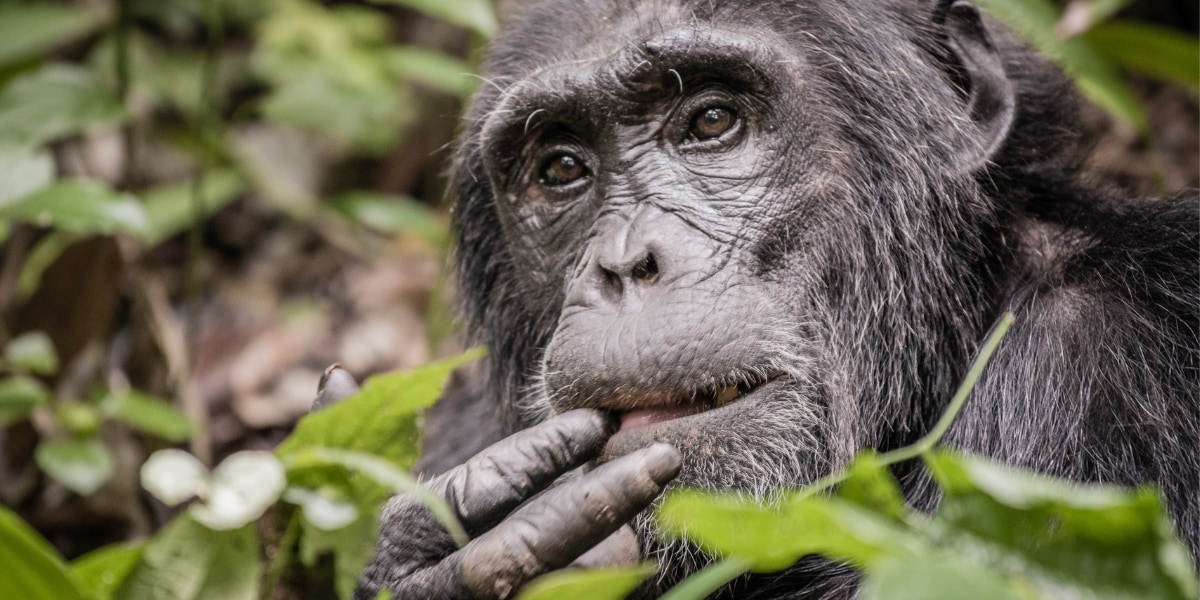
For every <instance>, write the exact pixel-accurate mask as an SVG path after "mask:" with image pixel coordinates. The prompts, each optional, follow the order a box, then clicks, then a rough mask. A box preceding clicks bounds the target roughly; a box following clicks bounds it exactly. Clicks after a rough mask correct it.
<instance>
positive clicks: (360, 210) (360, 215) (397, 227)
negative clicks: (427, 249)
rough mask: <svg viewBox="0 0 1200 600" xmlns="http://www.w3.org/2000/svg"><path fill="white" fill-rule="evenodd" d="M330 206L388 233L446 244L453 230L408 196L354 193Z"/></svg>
mask: <svg viewBox="0 0 1200 600" xmlns="http://www.w3.org/2000/svg"><path fill="white" fill-rule="evenodd" d="M329 206H330V207H331V208H333V209H334V210H335V211H337V212H338V213H339V214H341V215H342V216H343V217H345V218H346V219H348V220H350V221H352V222H355V223H362V224H364V225H367V226H370V227H373V228H375V229H378V230H380V231H386V232H388V233H411V234H415V235H418V236H420V237H422V238H425V239H426V240H428V241H429V242H430V243H432V244H438V245H440V244H442V243H443V242H444V241H445V239H446V235H447V233H448V230H449V228H448V227H447V225H446V224H445V223H443V222H442V221H441V220H440V219H438V217H437V216H436V215H435V214H434V213H433V211H432V210H430V209H429V208H428V207H426V206H425V205H423V204H421V203H420V202H417V201H416V200H415V199H413V198H410V197H408V196H392V195H388V194H376V193H371V192H350V193H347V194H343V195H341V196H339V197H338V198H336V199H334V200H333V201H331V202H330V204H329Z"/></svg>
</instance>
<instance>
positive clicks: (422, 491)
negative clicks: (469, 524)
mask: <svg viewBox="0 0 1200 600" xmlns="http://www.w3.org/2000/svg"><path fill="white" fill-rule="evenodd" d="M335 406H341V404H340V403H339V404H337V405H335ZM322 412H324V411H322ZM284 463H285V464H286V466H287V469H288V476H289V479H295V478H296V477H295V475H296V474H297V472H298V471H304V470H311V469H313V468H318V469H319V468H320V467H324V466H329V465H337V466H340V467H344V468H346V469H348V470H350V471H353V472H356V473H361V474H362V475H364V476H366V477H367V478H369V479H370V480H372V481H374V482H375V483H377V484H379V485H381V486H383V487H384V488H387V489H388V490H390V491H391V492H392V493H394V494H412V495H414V496H416V497H417V498H418V499H420V500H421V502H422V503H423V504H424V505H425V506H426V507H427V508H428V509H429V512H431V513H433V516H434V517H435V518H436V519H437V520H438V522H439V523H441V524H442V526H444V527H445V528H446V530H447V531H448V532H449V533H450V535H451V537H453V538H454V539H455V541H457V542H458V543H459V544H460V545H465V544H466V543H467V541H468V540H469V538H468V537H467V534H466V532H465V531H463V528H462V525H461V524H460V523H459V522H458V518H457V517H456V516H455V513H454V511H453V510H452V509H451V508H450V505H449V504H448V503H447V502H446V500H445V499H443V498H442V497H440V496H438V495H436V494H434V493H433V492H430V491H429V490H428V489H427V488H426V487H425V486H423V485H421V484H420V483H419V482H418V481H417V480H416V478H414V477H413V476H412V475H409V474H408V471H407V470H406V469H405V468H403V467H401V466H400V465H397V464H395V463H393V462H390V461H389V460H387V459H386V458H383V457H381V456H375V455H373V454H367V453H365V452H356V451H353V450H341V449H337V448H325V447H321V446H305V447H303V448H298V449H294V450H291V451H289V452H287V453H286V454H285V455H284ZM306 481H310V480H306Z"/></svg>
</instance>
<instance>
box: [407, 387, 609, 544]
mask: <svg viewBox="0 0 1200 600" xmlns="http://www.w3.org/2000/svg"><path fill="white" fill-rule="evenodd" d="M615 425H616V423H615V419H614V418H613V417H612V415H609V414H607V413H602V412H599V411H595V410H586V409H580V410H573V411H571V412H567V413H563V414H561V415H559V416H557V417H554V418H552V419H549V420H547V421H546V422H544V423H541V424H539V425H537V426H535V427H532V428H530V429H526V430H524V431H521V432H518V433H515V434H513V435H511V436H509V437H507V438H505V439H503V440H500V441H499V442H496V443H495V444H493V445H491V446H489V447H488V448H487V449H485V450H484V451H483V452H480V453H479V454H477V455H475V456H474V457H473V458H471V459H470V460H468V461H467V462H466V463H464V464H462V465H460V466H458V467H455V468H454V469H451V470H450V471H448V472H446V473H445V474H443V475H441V476H439V477H436V478H434V479H433V480H432V481H430V483H429V487H430V489H432V490H433V491H434V492H436V493H439V494H441V495H442V497H443V498H445V499H446V501H447V502H449V504H450V506H451V508H453V509H454V510H455V512H457V513H458V518H459V521H461V522H462V524H463V527H464V528H466V530H467V532H468V533H471V534H476V533H478V532H481V531H486V530H488V529H489V528H491V527H492V526H493V525H495V524H496V523H498V522H499V521H500V520H501V519H503V518H504V517H506V516H507V515H508V513H510V512H512V510H513V509H515V508H516V507H517V506H518V505H520V504H521V503H522V502H524V501H525V499H527V498H528V497H530V496H531V495H533V494H534V493H536V492H538V491H539V490H541V489H542V488H544V487H546V486H548V485H550V483H551V482H553V481H554V480H555V479H557V478H558V476H559V475H562V474H563V473H565V472H567V471H569V470H571V469H574V468H575V467H578V466H579V465H581V464H583V463H585V462H587V461H588V460H590V459H591V458H592V457H593V456H595V455H596V454H598V453H599V452H600V449H601V448H603V447H604V442H605V440H607V439H608V436H609V435H611V434H612V430H613V429H614V428H615Z"/></svg>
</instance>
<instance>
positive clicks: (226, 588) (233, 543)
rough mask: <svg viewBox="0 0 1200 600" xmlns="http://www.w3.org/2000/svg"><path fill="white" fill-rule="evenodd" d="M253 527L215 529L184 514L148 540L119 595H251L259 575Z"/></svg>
mask: <svg viewBox="0 0 1200 600" xmlns="http://www.w3.org/2000/svg"><path fill="white" fill-rule="evenodd" d="M262 570H263V568H262V560H261V559H260V558H259V542H258V536H257V535H256V534H255V530H254V526H253V525H247V526H245V527H242V528H240V529H234V530H229V531H213V530H211V529H209V528H207V527H205V526H203V525H201V524H200V523H198V522H197V521H195V520H194V519H192V518H191V516H190V515H188V514H187V513H184V514H182V515H180V516H179V517H176V518H175V520H173V521H171V523H169V524H168V525H167V526H166V527H165V528H164V529H163V530H162V531H160V532H159V533H158V534H157V535H156V536H154V537H153V538H151V540H150V541H149V542H147V543H146V548H145V551H144V552H143V554H142V558H141V560H140V561H139V562H138V564H137V566H136V567H135V568H134V570H133V573H132V574H131V575H130V576H129V577H128V579H127V580H126V582H125V584H124V585H123V586H121V589H120V591H119V592H118V594H117V597H118V598H121V600H255V599H257V598H258V593H259V590H258V588H259V580H260V578H261V577H262Z"/></svg>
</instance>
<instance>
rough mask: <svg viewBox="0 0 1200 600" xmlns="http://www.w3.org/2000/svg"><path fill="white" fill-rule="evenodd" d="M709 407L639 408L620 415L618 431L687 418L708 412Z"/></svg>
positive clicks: (700, 405)
mask: <svg viewBox="0 0 1200 600" xmlns="http://www.w3.org/2000/svg"><path fill="white" fill-rule="evenodd" d="M710 408H712V407H710V406H708V405H706V404H700V403H696V404H683V405H675V406H655V407H652V408H639V409H637V410H631V411H626V412H623V413H621V429H620V431H629V430H631V429H641V428H642V427H648V426H650V425H653V424H655V423H661V422H663V421H670V420H672V419H678V418H680V417H689V416H691V415H695V414H700V413H702V412H705V411H707V410H709V409H710Z"/></svg>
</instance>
